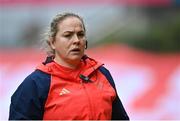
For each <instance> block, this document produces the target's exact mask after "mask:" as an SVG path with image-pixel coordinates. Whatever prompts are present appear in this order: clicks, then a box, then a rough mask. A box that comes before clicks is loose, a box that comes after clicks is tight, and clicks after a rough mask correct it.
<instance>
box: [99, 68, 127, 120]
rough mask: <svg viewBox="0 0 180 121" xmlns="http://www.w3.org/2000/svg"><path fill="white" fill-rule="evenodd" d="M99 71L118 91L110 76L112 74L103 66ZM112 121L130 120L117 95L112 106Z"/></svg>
mask: <svg viewBox="0 0 180 121" xmlns="http://www.w3.org/2000/svg"><path fill="white" fill-rule="evenodd" d="M99 70H100V71H101V73H103V74H104V75H105V76H106V78H107V79H108V81H109V83H110V84H111V85H112V87H113V88H114V89H115V91H116V87H115V83H114V80H113V78H112V76H111V74H110V72H109V71H108V70H107V69H106V68H105V67H103V66H101V67H100V68H99ZM116 93H117V91H116ZM111 119H112V120H129V117H128V115H127V113H126V111H125V109H124V107H123V105H122V102H121V100H120V99H119V96H118V95H117V97H116V98H115V100H114V101H113V105H112V118H111Z"/></svg>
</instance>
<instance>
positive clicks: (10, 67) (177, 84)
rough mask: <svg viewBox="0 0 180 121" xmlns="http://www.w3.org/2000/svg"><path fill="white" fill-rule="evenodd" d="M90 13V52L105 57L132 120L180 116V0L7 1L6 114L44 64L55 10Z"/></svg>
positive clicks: (0, 60)
mask: <svg viewBox="0 0 180 121" xmlns="http://www.w3.org/2000/svg"><path fill="white" fill-rule="evenodd" d="M64 11H67V12H75V13H77V14H79V15H80V16H82V17H83V18H84V21H85V24H86V28H87V38H88V44H89V46H88V47H89V48H88V50H87V51H86V53H87V54H88V55H89V56H90V57H93V58H96V59H97V60H99V61H101V62H103V63H105V67H107V68H108V69H109V70H110V71H111V74H112V76H113V78H114V80H115V83H116V88H117V91H118V94H119V96H120V98H121V101H122V103H123V104H124V107H125V109H126V111H127V113H128V115H129V117H130V119H132V120H154V119H155V120H175V119H180V1H179V0H76V1H73V0H0V28H1V29H0V120H6V119H8V115H9V114H8V113H9V105H10V97H11V95H12V94H13V92H14V91H15V90H16V89H17V87H18V85H19V84H20V83H21V82H22V81H23V79H24V78H25V77H26V76H27V75H29V74H30V73H31V72H32V71H33V70H34V69H35V67H36V66H37V65H38V64H39V63H41V62H42V61H43V60H44V59H45V57H46V54H45V52H44V51H43V50H42V43H41V40H42V38H43V33H44V32H45V31H46V29H47V27H48V26H49V24H50V22H51V20H52V17H54V16H55V15H56V14H57V13H60V12H64Z"/></svg>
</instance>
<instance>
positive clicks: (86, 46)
mask: <svg viewBox="0 0 180 121" xmlns="http://www.w3.org/2000/svg"><path fill="white" fill-rule="evenodd" d="M87 48H88V41H87V40H86V45H85V49H87Z"/></svg>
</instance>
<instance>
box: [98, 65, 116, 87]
mask: <svg viewBox="0 0 180 121" xmlns="http://www.w3.org/2000/svg"><path fill="white" fill-rule="evenodd" d="M99 71H100V72H101V73H102V74H103V75H104V76H105V77H106V78H107V80H108V81H109V83H110V84H111V86H112V87H113V88H114V89H115V90H116V87H115V83H114V80H113V78H112V76H111V73H110V71H109V70H108V69H107V68H105V67H104V66H100V68H99Z"/></svg>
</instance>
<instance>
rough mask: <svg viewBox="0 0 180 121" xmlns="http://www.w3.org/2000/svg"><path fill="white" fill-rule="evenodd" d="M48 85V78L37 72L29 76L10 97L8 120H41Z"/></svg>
mask: <svg viewBox="0 0 180 121" xmlns="http://www.w3.org/2000/svg"><path fill="white" fill-rule="evenodd" d="M46 80H47V81H46ZM49 83H50V76H49V75H47V74H45V73H43V72H41V71H39V70H36V71H35V72H33V73H32V74H30V75H29V76H28V77H27V78H26V79H25V80H24V81H23V82H22V83H21V84H20V86H19V87H18V88H17V90H16V91H15V93H14V94H13V95H12V97H11V104H10V112H9V120H41V119H43V113H44V104H45V101H46V98H47V94H48V90H49Z"/></svg>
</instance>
